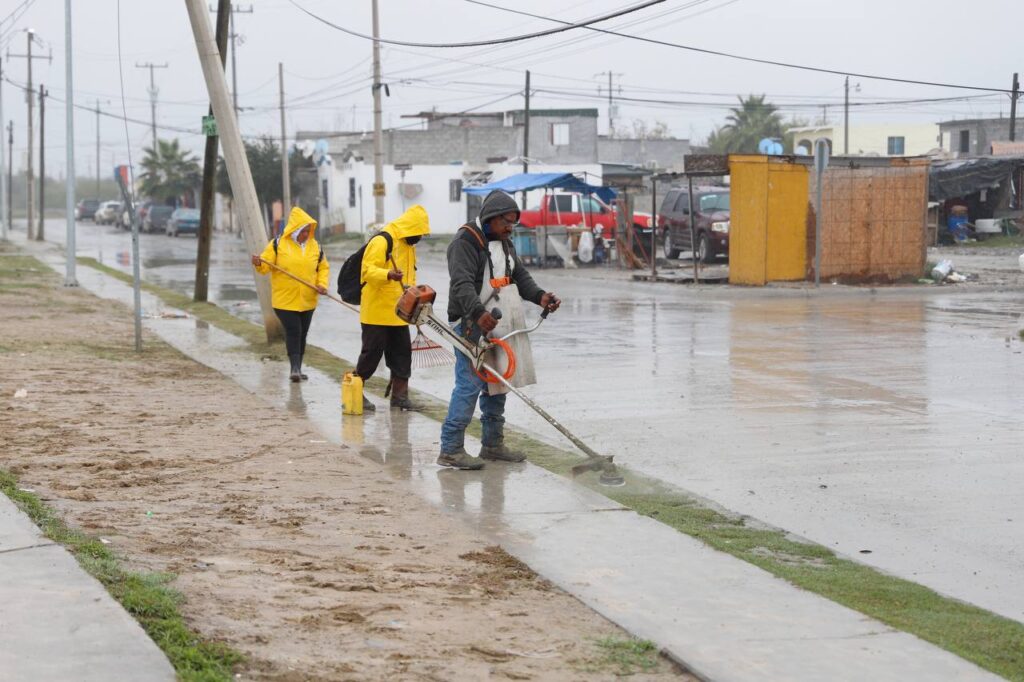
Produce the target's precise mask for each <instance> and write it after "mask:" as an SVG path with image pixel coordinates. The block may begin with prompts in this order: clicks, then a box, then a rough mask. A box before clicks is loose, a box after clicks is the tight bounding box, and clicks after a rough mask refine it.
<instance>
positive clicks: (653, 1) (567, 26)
mask: <svg viewBox="0 0 1024 682" xmlns="http://www.w3.org/2000/svg"><path fill="white" fill-rule="evenodd" d="M289 2H291V4H292V5H294V6H295V7H296V8H298V9H299V10H301V11H302V12H303V13H305V14H307V15H309V16H310V17H312V18H314V19H316V20H317V21H319V22H320V23H322V24H325V25H327V26H330V27H331V28H334V29H337V30H339V31H341V32H342V33H348V34H349V35H353V36H356V37H357V38H363V39H365V40H372V41H375V42H377V43H385V44H387V45H403V46H405V47H429V48H435V47H436V48H453V47H484V46H486V45H504V44H506V43H516V42H520V41H523V40H530V39H532V38H542V37H544V36H549V35H554V34H556V33H564V32H565V31H571V30H573V29H576V28H587V27H589V26H590V25H591V24H596V23H599V22H602V21H607V20H609V19H615V18H616V17H621V16H624V15H626V14H630V13H632V12H636V11H638V10H642V9H645V8H647V7H650V6H651V5H657V4H660V3H662V2H665V0H646V2H642V3H640V4H639V5H633V6H631V7H625V8H623V9H620V10H616V11H615V12H611V13H610V14H605V15H602V16H599V17H596V18H593V19H587V20H586V21H581V22H575V23H574V22H568V21H559V22H558V23H560V24H564V26H563V27H562V28H552V29H548V30H546V31H536V32H534V33H525V34H523V35H518V36H509V37H506V38H495V39H493V40H476V41H471V42H465V43H415V42H411V41H407V40H390V39H387V38H374V37H373V36H369V35H366V34H365V33H359V32H357V31H353V30H352V29H349V28H345V27H344V26H339V25H338V24H335V23H333V22H331V21H328V20H327V19H325V18H323V17H321V16H319V15H317V14H314V13H313V12H310V11H309V10H308V9H306V8H305V7H303V6H302V5H300V4H299V3H297V2H296V1H295V0H289Z"/></svg>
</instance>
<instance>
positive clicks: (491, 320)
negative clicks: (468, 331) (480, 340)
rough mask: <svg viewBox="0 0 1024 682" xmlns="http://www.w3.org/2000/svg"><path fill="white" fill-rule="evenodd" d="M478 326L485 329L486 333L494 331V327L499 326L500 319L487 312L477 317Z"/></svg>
mask: <svg viewBox="0 0 1024 682" xmlns="http://www.w3.org/2000/svg"><path fill="white" fill-rule="evenodd" d="M476 326H478V327H480V329H481V330H483V332H484V334H487V333H490V332H492V331H494V328H495V327H497V326H498V320H496V319H495V317H494V315H491V314H490V313H488V312H485V313H484V314H483V315H481V316H480V317H478V318H476Z"/></svg>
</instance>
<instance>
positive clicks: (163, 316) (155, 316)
mask: <svg viewBox="0 0 1024 682" xmlns="http://www.w3.org/2000/svg"><path fill="white" fill-rule="evenodd" d="M188 317H189V316H188V314H187V313H171V312H167V311H164V312H162V313H150V314H149V315H145V318H146V319H147V320H187V319H188Z"/></svg>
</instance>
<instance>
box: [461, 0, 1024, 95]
mask: <svg viewBox="0 0 1024 682" xmlns="http://www.w3.org/2000/svg"><path fill="white" fill-rule="evenodd" d="M464 2H468V3H471V4H473V5H481V6H483V7H490V8H492V9H497V10H501V11H503V12H511V13H513V14H521V15H523V16H528V17H533V18H535V19H544V20H546V21H553V22H555V23H558V24H567V23H568V22H565V21H562V20H561V19H554V18H552V17H546V16H543V15H541V14H533V13H532V12H525V11H523V10H518V9H512V8H510V7H502V6H500V5H494V4H491V3H489V2H484V1H483V0H464ZM571 26H572V27H573V28H576V25H571ZM579 28H585V29H587V30H589V31H596V32H598V33H606V34H608V35H613V36H619V37H620V38H629V39H630V40H639V41H642V42H645V43H651V44H652V45H662V46H665V47H674V48H676V49H680V50H688V51H690V52H699V53H701V54H709V55H712V56H715V57H726V58H728V59H738V60H740V61H745V62H754V63H756V64H767V65H769V66H780V67H784V68H787V69H800V70H802V71H814V72H816V73H828V74H832V75H834V76H852V77H854V78H864V79H867V80H879V81H888V82H891V83H907V84H910V85H929V86H933V87H939V88H956V89H959V90H982V91H985V92H1004V93H1012V92H1013V91H1012V90H1007V89H1006V88H986V87H981V86H978V85H960V84H955V83H939V82H935V81H922V80H913V79H910V78H897V77H895V76H878V75H874V74H867V73H857V72H855V71H840V70H837V69H826V68H823V67H819V66H808V65H806V64H793V63H790V62H781V61H776V60H773V59H762V58H759V57H747V56H744V55H738V54H732V53H730V52H722V51H719V50H710V49H707V48H702V47H695V46H693V45H683V44H682V43H673V42H669V41H667V40H657V39H655V38H647V37H645V36H637V35H631V34H629V33H620V32H618V31H612V30H608V29H603V28H597V27H594V26H590V25H582V24H581V25H579Z"/></svg>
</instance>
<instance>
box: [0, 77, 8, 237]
mask: <svg viewBox="0 0 1024 682" xmlns="http://www.w3.org/2000/svg"><path fill="white" fill-rule="evenodd" d="M3 120H4V62H3V59H0V125H2V124H3ZM6 156H7V147H6V146H5V145H4V144H3V140H0V173H3V171H4V168H6V167H7V162H6V161H5V157H6ZM8 201H10V197H9V196H7V183H6V182H2V181H0V230H2V231H0V239H3V240H4V241H7V230H8V229H9V228H10V221H9V220H8V219H7V202H8Z"/></svg>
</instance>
